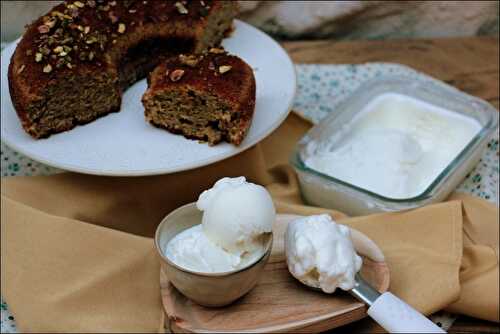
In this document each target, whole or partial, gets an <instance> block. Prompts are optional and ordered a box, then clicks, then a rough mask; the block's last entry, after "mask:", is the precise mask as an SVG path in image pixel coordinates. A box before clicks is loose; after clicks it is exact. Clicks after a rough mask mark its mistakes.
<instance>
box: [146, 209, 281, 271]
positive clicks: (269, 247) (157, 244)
mask: <svg viewBox="0 0 500 334" xmlns="http://www.w3.org/2000/svg"><path fill="white" fill-rule="evenodd" d="M193 207H194V208H196V202H191V203H187V204H184V205H182V206H180V207H178V208H176V209H175V210H172V211H171V212H169V213H168V214H167V215H166V216H165V217H164V218H163V219H162V221H161V222H160V224H158V226H157V227H156V232H155V237H154V244H155V248H156V252H157V253H158V255H159V256H160V259H161V260H162V261H165V262H166V263H167V264H168V265H169V266H172V267H174V268H175V269H177V270H180V271H182V272H185V273H188V274H192V275H197V276H204V277H228V276H231V275H235V274H237V273H239V272H242V271H245V270H248V269H250V268H252V267H254V266H256V265H257V264H259V263H260V262H261V261H262V260H263V259H264V258H266V257H268V255H270V254H271V250H272V248H273V247H272V246H273V233H272V232H270V233H269V239H268V240H267V243H266V248H265V251H264V252H262V255H261V256H259V257H256V258H255V259H254V260H253V261H250V262H249V263H248V264H247V265H245V266H244V267H242V268H238V269H234V270H230V271H220V272H213V273H207V272H203V271H195V270H190V269H187V268H184V267H181V266H179V265H177V264H176V263H174V262H173V261H171V260H170V259H169V258H168V257H167V256H166V255H165V254H164V253H163V251H162V248H161V247H160V235H161V232H160V231H161V230H162V227H163V225H166V224H167V222H168V218H169V217H170V216H172V215H173V214H174V213H177V212H178V211H183V210H187V209H192V208H193ZM193 226H196V225H193ZM183 231H184V230H183ZM179 233H180V232H179Z"/></svg>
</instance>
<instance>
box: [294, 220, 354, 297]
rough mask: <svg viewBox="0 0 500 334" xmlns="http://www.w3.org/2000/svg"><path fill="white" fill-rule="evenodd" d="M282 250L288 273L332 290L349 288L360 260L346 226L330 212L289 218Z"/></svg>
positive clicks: (303, 280)
mask: <svg viewBox="0 0 500 334" xmlns="http://www.w3.org/2000/svg"><path fill="white" fill-rule="evenodd" d="M285 252H286V259H287V264H288V270H289V271H290V273H291V274H292V275H293V276H294V277H295V278H297V279H298V280H299V281H301V282H302V283H304V284H306V285H308V286H311V287H315V288H321V289H322V290H323V291H324V292H327V293H332V292H334V291H335V290H336V289H337V288H338V287H339V288H341V289H343V290H350V289H352V288H353V287H354V283H355V280H354V276H355V275H356V273H357V272H358V271H359V269H360V268H361V264H362V260H361V257H359V256H358V255H357V254H356V251H355V250H354V246H353V244H352V241H351V237H350V231H349V228H348V227H346V226H344V225H340V224H337V223H335V222H334V221H333V220H332V218H331V217H330V216H329V215H316V216H309V217H304V218H300V219H297V220H294V221H292V222H290V224H289V225H288V227H287V231H286V233H285Z"/></svg>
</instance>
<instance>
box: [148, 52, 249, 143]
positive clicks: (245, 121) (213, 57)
mask: <svg viewBox="0 0 500 334" xmlns="http://www.w3.org/2000/svg"><path fill="white" fill-rule="evenodd" d="M148 84H149V88H148V90H147V91H146V93H145V94H144V96H143V104H144V105H145V106H146V118H148V110H147V106H148V103H147V102H148V100H151V99H154V97H155V96H156V95H157V94H161V93H163V92H167V91H172V90H176V89H178V90H186V89H187V90H192V91H196V92H199V93H205V94H207V95H215V96H217V97H218V99H219V100H220V101H222V102H223V103H224V104H226V105H228V106H229V107H230V112H231V113H232V117H231V118H234V119H235V120H236V122H233V125H232V126H233V129H232V132H233V134H234V135H233V136H230V137H228V138H222V139H223V140H226V141H228V142H231V143H233V144H235V145H239V144H240V143H241V142H242V140H243V139H244V137H245V135H246V133H247V131H248V129H249V128H250V125H251V121H252V117H253V113H254V109H255V94H256V86H255V78H254V75H253V70H252V68H251V67H250V66H249V65H248V64H247V63H245V62H244V61H243V60H242V59H240V58H238V57H236V56H233V55H229V54H228V53H226V52H225V51H224V50H222V49H220V48H212V49H211V51H209V52H207V53H203V55H200V56H189V55H188V56H186V55H180V56H178V57H173V58H170V59H169V60H167V61H165V62H163V63H162V64H160V65H159V66H158V67H157V68H156V69H155V70H154V71H153V72H152V73H151V74H150V76H149V77H148ZM207 112H208V111H207ZM152 123H154V122H152ZM154 125H156V126H160V127H165V128H167V129H168V130H170V131H172V132H175V133H182V132H180V131H178V130H176V129H172V128H171V127H169V126H167V125H165V124H158V123H154ZM234 127H237V129H235V128H234ZM184 135H185V136H186V137H189V138H198V139H202V138H200V137H197V136H192V135H186V134H185V133H184ZM209 142H210V140H209ZM216 143H217V142H211V144H216Z"/></svg>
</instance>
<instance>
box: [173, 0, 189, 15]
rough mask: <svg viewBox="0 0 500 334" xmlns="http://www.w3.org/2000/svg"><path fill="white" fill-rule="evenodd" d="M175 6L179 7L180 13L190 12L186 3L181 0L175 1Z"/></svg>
mask: <svg viewBox="0 0 500 334" xmlns="http://www.w3.org/2000/svg"><path fill="white" fill-rule="evenodd" d="M175 7H176V8H177V11H178V12H179V13H180V14H187V13H189V12H188V10H187V8H186V6H184V4H183V3H182V2H180V1H177V2H176V3H175Z"/></svg>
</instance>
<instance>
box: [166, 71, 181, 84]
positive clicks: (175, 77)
mask: <svg viewBox="0 0 500 334" xmlns="http://www.w3.org/2000/svg"><path fill="white" fill-rule="evenodd" d="M183 75H184V70H174V71H172V73H170V76H169V77H170V80H172V81H174V82H175V81H179V80H180V79H181V78H182V76H183Z"/></svg>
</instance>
